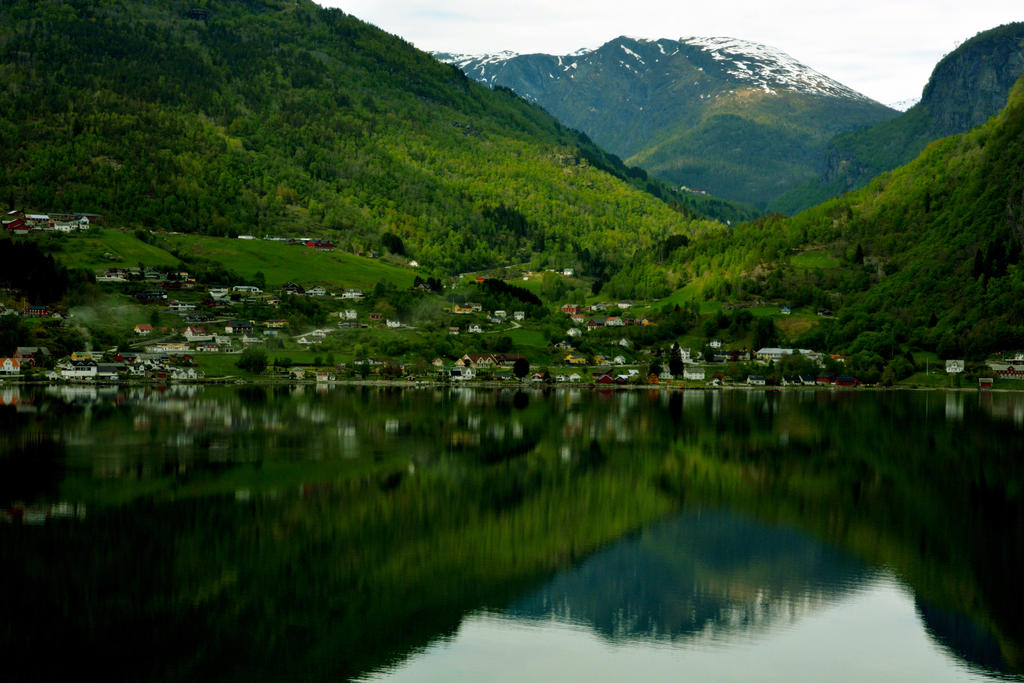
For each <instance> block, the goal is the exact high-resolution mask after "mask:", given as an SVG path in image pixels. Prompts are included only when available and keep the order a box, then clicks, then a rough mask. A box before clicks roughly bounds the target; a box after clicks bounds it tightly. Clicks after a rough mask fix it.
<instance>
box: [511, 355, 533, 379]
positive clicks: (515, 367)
mask: <svg viewBox="0 0 1024 683" xmlns="http://www.w3.org/2000/svg"><path fill="white" fill-rule="evenodd" d="M529 372H530V361H528V360H526V359H525V358H523V357H522V356H520V357H519V358H516V362H515V363H513V364H512V373H513V374H515V376H516V377H518V378H519V379H522V378H524V377H526V375H527V374H528V373H529Z"/></svg>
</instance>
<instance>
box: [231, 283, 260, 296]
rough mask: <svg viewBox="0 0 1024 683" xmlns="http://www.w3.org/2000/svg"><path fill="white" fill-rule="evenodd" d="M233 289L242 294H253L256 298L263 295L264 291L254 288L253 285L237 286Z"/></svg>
mask: <svg viewBox="0 0 1024 683" xmlns="http://www.w3.org/2000/svg"><path fill="white" fill-rule="evenodd" d="M231 289H232V290H233V291H235V292H238V293H240V294H252V295H254V296H259V295H260V294H262V293H263V290H262V289H260V288H259V287H254V286H253V285H235V286H234V287H232V288H231Z"/></svg>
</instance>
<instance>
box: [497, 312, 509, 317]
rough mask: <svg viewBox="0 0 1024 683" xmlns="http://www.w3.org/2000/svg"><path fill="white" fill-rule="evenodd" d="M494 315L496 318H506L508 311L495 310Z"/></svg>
mask: <svg viewBox="0 0 1024 683" xmlns="http://www.w3.org/2000/svg"><path fill="white" fill-rule="evenodd" d="M494 317H495V318H506V317H508V313H506V312H505V311H495V312H494Z"/></svg>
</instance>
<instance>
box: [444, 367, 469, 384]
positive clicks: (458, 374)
mask: <svg viewBox="0 0 1024 683" xmlns="http://www.w3.org/2000/svg"><path fill="white" fill-rule="evenodd" d="M448 376H449V377H451V378H452V381H455V382H465V381H467V380H471V379H473V368H472V367H470V366H460V367H454V368H452V369H451V370H449V371H448Z"/></svg>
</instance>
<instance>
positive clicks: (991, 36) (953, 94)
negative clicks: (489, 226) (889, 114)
mask: <svg viewBox="0 0 1024 683" xmlns="http://www.w3.org/2000/svg"><path fill="white" fill-rule="evenodd" d="M1022 74H1024V22H1016V23H1013V24H1006V25H1004V26H1000V27H998V28H994V29H991V30H989V31H984V32H982V33H979V34H978V35H976V36H975V37H973V38H971V39H970V40H968V41H966V42H965V43H964V44H963V45H961V46H960V47H959V48H957V49H956V50H955V51H954V52H952V53H950V54H948V55H946V56H945V57H944V58H943V59H942V60H941V61H940V62H939V63H938V64H937V65H936V66H935V69H934V70H933V71H932V75H931V78H929V79H928V84H927V85H926V86H925V88H924V91H923V93H922V95H921V101H920V102H918V103H917V104H916V105H914V106H913V107H911V108H910V109H908V110H907V111H906V112H904V113H903V114H901V115H900V116H899V117H897V118H895V119H893V120H891V121H885V122H883V123H880V124H878V125H875V126H873V127H870V128H866V129H864V130H859V131H855V132H852V133H847V134H844V135H841V136H839V137H837V138H835V139H834V140H833V141H832V142H831V144H830V145H829V148H828V151H827V152H826V154H825V156H824V158H823V163H822V167H821V175H820V177H819V178H818V179H817V180H815V181H812V182H811V183H808V184H807V185H805V186H803V187H801V188H798V189H797V190H795V191H793V192H790V193H789V194H787V195H785V196H783V197H781V198H779V199H778V200H776V201H775V202H774V204H773V205H772V206H771V207H770V208H774V209H778V210H780V211H785V212H795V211H798V210H800V209H804V208H807V207H809V206H813V205H815V204H818V203H819V202H822V201H824V200H826V199H828V198H829V197H831V196H834V195H835V194H838V193H840V192H844V191H846V190H850V189H855V188H858V187H863V186H864V185H866V184H867V183H868V182H869V181H870V180H871V179H872V178H874V177H875V176H877V175H879V174H881V173H884V172H885V171H889V170H891V169H893V168H896V167H897V166H902V165H903V164H906V163H908V162H910V161H911V160H912V159H914V158H915V157H917V155H919V154H920V153H921V151H922V150H923V149H924V148H925V147H926V146H927V145H928V143H929V142H931V141H933V140H937V139H939V138H943V137H948V136H950V135H956V134H958V133H963V132H965V131H968V130H970V129H971V128H974V127H975V126H978V125H981V124H983V123H985V122H986V121H987V120H988V119H989V118H991V117H992V116H994V115H995V114H996V113H998V112H999V111H1000V110H1001V109H1002V108H1003V107H1004V106H1005V105H1006V98H1007V96H1008V95H1009V92H1010V88H1012V87H1013V84H1014V83H1015V82H1016V81H1017V79H1018V78H1019V77H1020V76H1021V75H1022Z"/></svg>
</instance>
